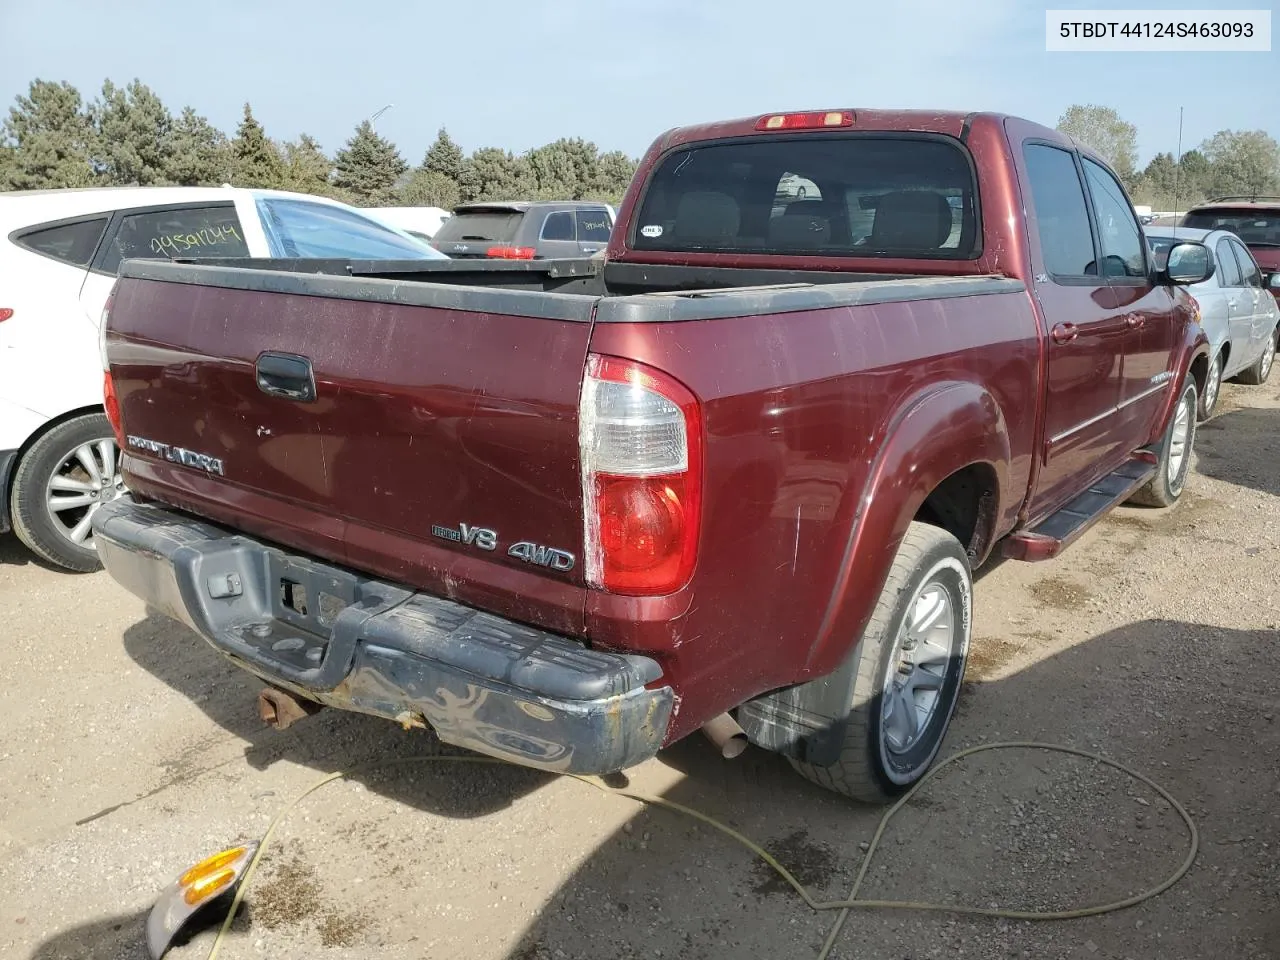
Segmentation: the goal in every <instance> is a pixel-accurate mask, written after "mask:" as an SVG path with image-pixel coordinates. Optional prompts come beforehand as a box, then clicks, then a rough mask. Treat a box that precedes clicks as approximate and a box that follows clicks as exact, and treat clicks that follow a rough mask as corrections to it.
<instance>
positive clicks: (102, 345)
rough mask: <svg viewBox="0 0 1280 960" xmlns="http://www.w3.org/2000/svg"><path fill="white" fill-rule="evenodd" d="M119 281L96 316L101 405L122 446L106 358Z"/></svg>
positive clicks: (119, 425) (113, 384)
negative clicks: (100, 369)
mask: <svg viewBox="0 0 1280 960" xmlns="http://www.w3.org/2000/svg"><path fill="white" fill-rule="evenodd" d="M119 283H120V281H119V280H117V281H116V282H115V283H113V284H112V285H111V291H110V292H109V293H108V294H107V299H106V302H104V303H103V304H102V315H101V316H100V317H99V318H98V356H99V357H100V358H101V360H102V406H103V407H104V408H105V409H106V411H107V421H108V422H109V423H110V424H111V432H112V433H114V434H115V435H116V443H117V444H119V445H120V446H121V447H123V446H124V430H123V428H122V427H121V424H120V401H119V399H117V397H116V385H115V383H114V381H112V379H111V364H110V363H109V362H108V360H107V319H108V318H109V317H110V316H111V305H112V304H113V303H114V302H115V299H116V287H117V286H118V285H119Z"/></svg>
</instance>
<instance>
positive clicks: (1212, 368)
mask: <svg viewBox="0 0 1280 960" xmlns="http://www.w3.org/2000/svg"><path fill="white" fill-rule="evenodd" d="M1221 393H1222V355H1221V354H1219V355H1218V356H1216V357H1214V358H1213V362H1212V363H1210V364H1209V370H1208V372H1206V373H1205V375H1204V392H1203V393H1201V394H1200V405H1199V408H1198V409H1197V411H1196V412H1197V414H1198V415H1199V417H1200V419H1201V420H1208V419H1209V418H1210V417H1212V416H1213V411H1214V408H1215V407H1217V406H1218V396H1219V395H1220V394H1221Z"/></svg>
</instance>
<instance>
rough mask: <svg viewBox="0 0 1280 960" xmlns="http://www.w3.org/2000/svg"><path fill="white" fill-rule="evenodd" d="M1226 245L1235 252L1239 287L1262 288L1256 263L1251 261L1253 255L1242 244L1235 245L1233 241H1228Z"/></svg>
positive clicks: (1260, 274) (1259, 271)
mask: <svg viewBox="0 0 1280 960" xmlns="http://www.w3.org/2000/svg"><path fill="white" fill-rule="evenodd" d="M1227 243H1229V244H1231V247H1232V249H1233V250H1235V252H1236V260H1237V261H1238V262H1239V264H1240V285H1241V286H1244V287H1260V286H1262V271H1261V270H1259V269H1258V261H1256V260H1254V259H1253V254H1251V253H1250V252H1249V251H1248V250H1246V249H1245V247H1244V244H1242V243H1237V242H1236V241H1234V240H1228V241H1227Z"/></svg>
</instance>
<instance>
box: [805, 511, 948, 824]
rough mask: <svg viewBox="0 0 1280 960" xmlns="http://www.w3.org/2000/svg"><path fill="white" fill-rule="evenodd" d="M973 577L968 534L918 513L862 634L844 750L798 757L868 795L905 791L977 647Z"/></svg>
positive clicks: (835, 785)
mask: <svg viewBox="0 0 1280 960" xmlns="http://www.w3.org/2000/svg"><path fill="white" fill-rule="evenodd" d="M972 597H973V577H972V574H971V573H970V570H969V560H968V557H967V556H966V555H965V552H964V549H963V548H962V547H961V546H960V542H959V541H958V540H957V539H956V538H955V537H953V536H951V534H949V533H947V532H946V531H945V530H940V529H938V528H937V527H931V526H929V525H927V524H923V523H912V524H911V526H910V528H908V530H907V535H906V537H904V538H903V541H902V546H901V547H899V549H898V555H897V556H896V557H895V558H894V561H893V567H892V569H891V570H890V572H889V579H888V581H887V582H886V583H885V587H884V590H883V591H882V592H881V594H880V600H879V603H878V604H877V605H876V609H875V613H874V614H873V615H872V617H871V621H870V623H869V624H868V626H867V629H866V632H865V633H864V634H863V637H862V641H861V643H859V644H858V645H857V646H856V647H855V648H854V650H853V653H852V654H851V655H852V656H854V657H857V658H858V667H857V674H856V678H855V681H854V695H853V703H852V704H851V705H850V710H849V714H848V718H847V720H846V721H845V731H844V741H843V743H842V745H841V751H840V755H839V757H838V758H837V759H836V761H835V762H834V763H831V764H829V765H826V766H819V765H817V764H813V763H808V762H805V761H800V760H795V759H792V760H791V764H792V766H794V767H795V768H796V770H797V771H799V772H800V774H801V775H803V776H804V777H806V778H807V779H809V780H812V781H813V782H814V783H816V784H818V785H819V786H823V787H826V788H827V789H828V790H832V791H834V792H836V793H840V794H843V795H844V796H846V797H850V798H852V799H854V800H860V801H863V802H865V803H887V802H889V801H891V800H892V799H894V798H895V797H898V796H900V795H902V794H903V793H905V792H906V791H907V790H908V789H910V788H911V786H912V784H914V783H916V781H918V780H919V779H920V778H921V777H923V776H924V775H925V772H926V771H927V770H928V769H929V767H930V765H931V764H932V763H933V760H934V758H935V757H936V756H937V754H938V750H939V748H940V747H941V746H942V740H943V737H944V736H945V735H946V732H947V727H948V726H949V725H950V723H951V715H952V713H953V712H954V710H955V705H956V700H957V698H958V696H959V693H960V683H961V680H962V679H963V678H964V667H965V661H966V659H967V658H968V655H969V637H970V631H971V628H972V622H973V618H972V616H971V608H972Z"/></svg>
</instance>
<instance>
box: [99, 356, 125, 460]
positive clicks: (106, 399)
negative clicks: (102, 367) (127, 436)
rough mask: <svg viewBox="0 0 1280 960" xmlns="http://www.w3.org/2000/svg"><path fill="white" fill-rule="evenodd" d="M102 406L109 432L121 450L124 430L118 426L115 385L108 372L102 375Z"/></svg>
mask: <svg viewBox="0 0 1280 960" xmlns="http://www.w3.org/2000/svg"><path fill="white" fill-rule="evenodd" d="M102 406H103V407H105V408H106V411H107V422H108V423H110V424H111V432H112V433H114V434H115V435H116V444H117V445H118V446H120V447H121V448H123V447H124V428H123V427H122V426H121V424H120V401H119V400H118V399H117V398H116V385H115V383H114V382H112V380H111V371H110V370H107V371H105V372H104V373H103V374H102Z"/></svg>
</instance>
